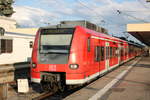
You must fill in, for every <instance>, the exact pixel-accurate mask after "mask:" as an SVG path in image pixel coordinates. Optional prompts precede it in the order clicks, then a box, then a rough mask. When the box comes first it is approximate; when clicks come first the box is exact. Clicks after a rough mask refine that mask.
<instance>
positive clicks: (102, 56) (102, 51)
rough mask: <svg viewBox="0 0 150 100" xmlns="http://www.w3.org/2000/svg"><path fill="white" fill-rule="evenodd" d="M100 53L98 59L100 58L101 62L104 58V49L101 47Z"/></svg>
mask: <svg viewBox="0 0 150 100" xmlns="http://www.w3.org/2000/svg"><path fill="white" fill-rule="evenodd" d="M100 53H101V57H100V58H101V61H103V60H104V58H105V56H104V53H105V52H104V47H101V52H100Z"/></svg>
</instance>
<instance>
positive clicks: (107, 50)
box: [106, 47, 109, 59]
mask: <svg viewBox="0 0 150 100" xmlns="http://www.w3.org/2000/svg"><path fill="white" fill-rule="evenodd" d="M106 59H109V47H106Z"/></svg>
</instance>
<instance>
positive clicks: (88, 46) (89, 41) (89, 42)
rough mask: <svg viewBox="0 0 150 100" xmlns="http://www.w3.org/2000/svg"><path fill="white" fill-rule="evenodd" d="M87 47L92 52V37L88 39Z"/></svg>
mask: <svg viewBox="0 0 150 100" xmlns="http://www.w3.org/2000/svg"><path fill="white" fill-rule="evenodd" d="M87 49H88V52H90V49H91V40H90V38H88V39H87Z"/></svg>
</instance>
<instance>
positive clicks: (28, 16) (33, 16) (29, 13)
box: [12, 0, 150, 36]
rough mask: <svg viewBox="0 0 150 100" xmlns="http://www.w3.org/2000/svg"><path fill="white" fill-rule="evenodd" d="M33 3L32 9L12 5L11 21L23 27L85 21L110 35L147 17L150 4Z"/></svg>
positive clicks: (97, 0)
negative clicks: (65, 21) (66, 21)
mask: <svg viewBox="0 0 150 100" xmlns="http://www.w3.org/2000/svg"><path fill="white" fill-rule="evenodd" d="M22 1H25V0H22ZM35 1H36V0H34V2H35ZM16 2H17V1H16ZM34 2H33V4H34ZM16 4H17V3H16ZM37 4H38V5H37V6H36V7H29V6H17V5H16V6H14V9H15V11H16V13H15V14H14V15H13V16H12V18H14V19H16V20H17V22H18V23H19V24H20V25H21V26H26V27H38V26H44V25H45V24H44V23H49V22H50V23H52V24H53V23H57V22H59V21H62V20H80V19H85V20H88V21H91V22H93V23H96V24H99V25H101V26H103V27H106V28H107V29H108V30H109V33H111V34H113V35H118V34H119V33H120V34H119V35H121V36H123V33H122V32H124V31H126V24H128V23H139V22H140V23H141V22H143V21H142V20H145V21H149V18H150V12H149V11H150V3H149V4H148V3H146V2H144V1H143V0H90V1H89V0H88V2H87V0H40V1H39V0H37ZM41 5H42V6H41ZM43 5H44V6H43ZM117 10H119V11H120V13H119V12H117Z"/></svg>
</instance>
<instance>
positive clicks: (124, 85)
mask: <svg viewBox="0 0 150 100" xmlns="http://www.w3.org/2000/svg"><path fill="white" fill-rule="evenodd" d="M133 63H134V65H133ZM131 64H132V65H133V66H131ZM124 72H127V73H126V74H124V75H122V77H120V78H119V76H121V74H122V73H124ZM115 81H117V82H116V83H115V85H112V84H113V83H114V82H115ZM96 99H97V100H150V57H142V58H141V59H140V58H139V57H138V58H136V59H134V60H132V61H129V62H128V63H126V64H124V65H122V66H120V67H119V68H117V69H116V70H114V71H112V72H110V73H108V74H107V75H105V76H103V77H101V78H99V79H98V80H96V81H95V82H93V83H91V84H89V85H87V86H86V87H84V88H82V89H81V90H79V91H76V92H75V93H73V94H71V95H69V96H67V97H66V98H64V100H96Z"/></svg>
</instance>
